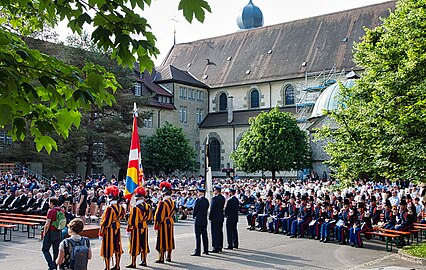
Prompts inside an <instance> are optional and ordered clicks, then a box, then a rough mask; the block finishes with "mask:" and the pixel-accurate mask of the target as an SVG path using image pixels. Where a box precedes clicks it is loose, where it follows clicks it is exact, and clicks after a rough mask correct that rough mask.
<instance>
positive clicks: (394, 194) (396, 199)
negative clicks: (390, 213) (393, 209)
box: [389, 190, 401, 206]
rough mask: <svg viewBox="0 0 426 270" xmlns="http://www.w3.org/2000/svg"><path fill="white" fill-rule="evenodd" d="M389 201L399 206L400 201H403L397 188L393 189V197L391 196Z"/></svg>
mask: <svg viewBox="0 0 426 270" xmlns="http://www.w3.org/2000/svg"><path fill="white" fill-rule="evenodd" d="M389 202H390V203H391V205H392V206H398V205H399V203H400V202H401V200H400V198H399V197H398V193H397V192H396V190H394V191H392V197H390V198H389Z"/></svg>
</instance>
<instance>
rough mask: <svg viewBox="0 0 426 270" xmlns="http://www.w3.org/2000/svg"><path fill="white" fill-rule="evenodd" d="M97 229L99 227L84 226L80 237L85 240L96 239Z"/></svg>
mask: <svg viewBox="0 0 426 270" xmlns="http://www.w3.org/2000/svg"><path fill="white" fill-rule="evenodd" d="M99 229H100V226H99V225H91V224H89V225H84V228H83V231H82V232H81V233H80V235H81V236H86V237H87V238H98V233H99Z"/></svg>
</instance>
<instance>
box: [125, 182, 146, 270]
mask: <svg viewBox="0 0 426 270" xmlns="http://www.w3.org/2000/svg"><path fill="white" fill-rule="evenodd" d="M134 195H135V198H136V200H137V201H136V205H134V206H132V207H131V208H130V215H129V219H128V220H127V224H128V225H127V232H128V233H129V234H130V245H129V253H130V256H131V259H132V262H131V263H130V264H129V265H126V268H136V257H137V256H138V255H139V254H141V260H142V262H141V263H140V264H139V265H141V266H146V259H147V257H146V255H147V254H148V253H149V246H148V224H147V221H149V220H151V219H152V211H151V205H149V204H147V203H146V202H145V197H146V191H145V189H144V188H143V187H137V188H136V189H135V191H134Z"/></svg>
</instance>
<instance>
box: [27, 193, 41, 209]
mask: <svg viewBox="0 0 426 270" xmlns="http://www.w3.org/2000/svg"><path fill="white" fill-rule="evenodd" d="M42 203H43V193H41V192H39V193H37V195H36V199H35V202H34V203H33V205H31V206H30V207H28V209H27V210H25V211H24V212H25V213H33V212H34V211H36V210H37V208H39V207H41V204H42Z"/></svg>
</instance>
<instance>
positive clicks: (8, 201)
mask: <svg viewBox="0 0 426 270" xmlns="http://www.w3.org/2000/svg"><path fill="white" fill-rule="evenodd" d="M50 197H51V192H38V193H37V194H36V196H33V193H32V192H28V193H27V194H26V193H24V191H22V190H16V191H15V194H13V193H12V192H11V190H7V191H6V193H5V194H3V195H2V196H0V210H1V211H5V212H13V213H29V214H35V215H46V214H47V211H48V210H49V198H50Z"/></svg>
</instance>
